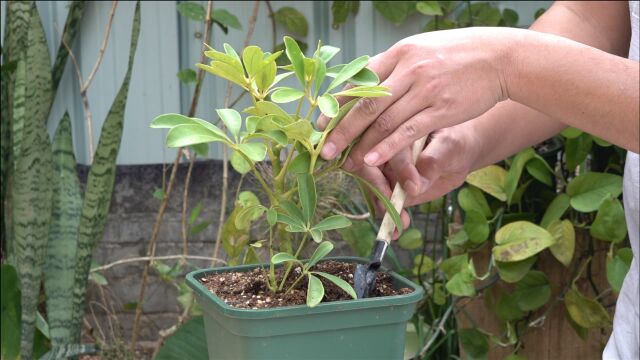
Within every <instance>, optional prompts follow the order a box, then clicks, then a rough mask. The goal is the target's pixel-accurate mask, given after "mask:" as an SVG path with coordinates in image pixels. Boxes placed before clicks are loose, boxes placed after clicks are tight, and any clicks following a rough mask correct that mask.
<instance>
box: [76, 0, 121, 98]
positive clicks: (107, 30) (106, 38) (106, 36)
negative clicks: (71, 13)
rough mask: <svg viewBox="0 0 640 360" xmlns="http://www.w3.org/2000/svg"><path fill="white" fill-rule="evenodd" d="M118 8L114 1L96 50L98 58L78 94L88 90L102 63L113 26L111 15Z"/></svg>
mask: <svg viewBox="0 0 640 360" xmlns="http://www.w3.org/2000/svg"><path fill="white" fill-rule="evenodd" d="M117 6H118V0H114V1H113V2H112V3H111V11H110V12H109V20H108V21H107V27H106V28H105V30H104V36H103V37H102V45H101V46H100V49H99V50H98V58H97V59H96V63H95V64H93V69H91V72H90V73H89V76H87V81H86V82H85V83H84V85H83V86H82V88H80V92H83V91H87V89H89V85H91V82H92V81H93V77H94V76H95V75H96V72H97V71H98V68H99V67H100V64H101V63H102V58H103V57H104V52H105V50H106V49H107V44H108V43H109V34H110V33H111V25H112V24H113V15H114V14H115V13H116V7H117Z"/></svg>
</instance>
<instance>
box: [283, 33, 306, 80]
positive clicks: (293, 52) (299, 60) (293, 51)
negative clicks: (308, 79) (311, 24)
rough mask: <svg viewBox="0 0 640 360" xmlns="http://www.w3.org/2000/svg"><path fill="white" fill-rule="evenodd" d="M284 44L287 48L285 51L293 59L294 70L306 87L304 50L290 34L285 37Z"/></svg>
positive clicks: (290, 59)
mask: <svg viewBox="0 0 640 360" xmlns="http://www.w3.org/2000/svg"><path fill="white" fill-rule="evenodd" d="M284 45H285V48H286V51H285V53H286V54H287V57H288V58H289V61H291V65H293V71H294V73H295V74H296V77H297V78H298V81H299V82H300V85H302V86H303V87H304V85H305V81H304V54H303V53H302V50H300V47H299V46H298V43H297V42H296V41H295V40H294V39H292V38H290V37H289V36H285V37H284Z"/></svg>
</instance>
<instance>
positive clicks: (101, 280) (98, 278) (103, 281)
mask: <svg viewBox="0 0 640 360" xmlns="http://www.w3.org/2000/svg"><path fill="white" fill-rule="evenodd" d="M89 279H91V281H93V282H94V283H95V284H97V285H101V286H105V285H109V283H108V282H107V278H105V277H104V275H102V274H100V273H97V272H92V273H89Z"/></svg>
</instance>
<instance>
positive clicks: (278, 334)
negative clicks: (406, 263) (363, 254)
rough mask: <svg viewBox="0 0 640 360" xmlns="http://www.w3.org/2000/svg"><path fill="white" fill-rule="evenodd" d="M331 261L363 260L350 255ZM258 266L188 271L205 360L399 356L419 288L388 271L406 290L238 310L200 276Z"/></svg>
mask: <svg viewBox="0 0 640 360" xmlns="http://www.w3.org/2000/svg"><path fill="white" fill-rule="evenodd" d="M331 259H332V260H337V261H341V262H349V263H354V262H358V263H366V262H367V261H368V260H366V259H361V258H353V257H335V258H331ZM257 266H258V265H243V266H234V267H226V268H214V269H203V270H197V271H193V272H191V273H189V274H187V284H188V285H189V287H191V288H192V289H193V290H194V292H195V296H196V300H197V301H198V303H199V304H200V306H201V307H202V309H203V312H204V324H205V333H206V337H207V346H208V349H209V359H211V360H214V359H230V360H247V359H332V360H337V359H384V360H393V359H402V358H403V353H404V338H405V330H406V323H407V321H408V320H409V319H410V318H411V316H412V315H413V312H414V310H415V307H416V303H417V302H418V301H419V300H420V299H421V298H422V295H423V290H422V287H420V286H418V285H416V284H414V283H413V282H411V281H409V280H407V279H405V278H404V277H402V276H400V275H398V274H396V273H393V272H391V273H390V275H391V277H392V278H393V282H394V285H395V286H397V287H398V288H400V287H408V288H412V289H413V292H412V293H410V294H406V295H398V296H386V297H378V298H368V299H358V300H349V301H335V302H329V303H321V304H319V305H318V306H316V307H314V308H309V307H307V306H306V305H297V306H286V307H280V308H274V309H257V310H252V309H238V308H234V307H231V306H229V305H227V304H226V303H225V302H224V301H222V300H220V298H218V297H217V296H215V295H214V294H212V293H211V292H210V291H209V290H208V289H207V288H206V287H205V286H204V285H202V283H201V282H200V279H201V278H203V277H205V276H207V275H208V274H212V273H221V272H231V271H248V270H251V269H254V268H255V267H257Z"/></svg>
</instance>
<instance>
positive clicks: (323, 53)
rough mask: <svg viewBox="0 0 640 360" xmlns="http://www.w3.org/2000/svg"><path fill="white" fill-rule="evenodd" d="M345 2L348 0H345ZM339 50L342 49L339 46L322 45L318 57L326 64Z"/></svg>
mask: <svg viewBox="0 0 640 360" xmlns="http://www.w3.org/2000/svg"><path fill="white" fill-rule="evenodd" d="M343 2H347V1H343ZM353 2H356V1H353ZM334 4H335V2H334ZM332 6H333V5H332ZM339 52H340V49H339V48H337V47H334V46H329V45H323V46H321V47H320V51H319V52H318V57H319V58H320V60H322V61H323V62H324V63H325V64H326V63H328V62H329V61H330V60H331V59H333V57H334V56H336V54H338V53H339Z"/></svg>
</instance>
